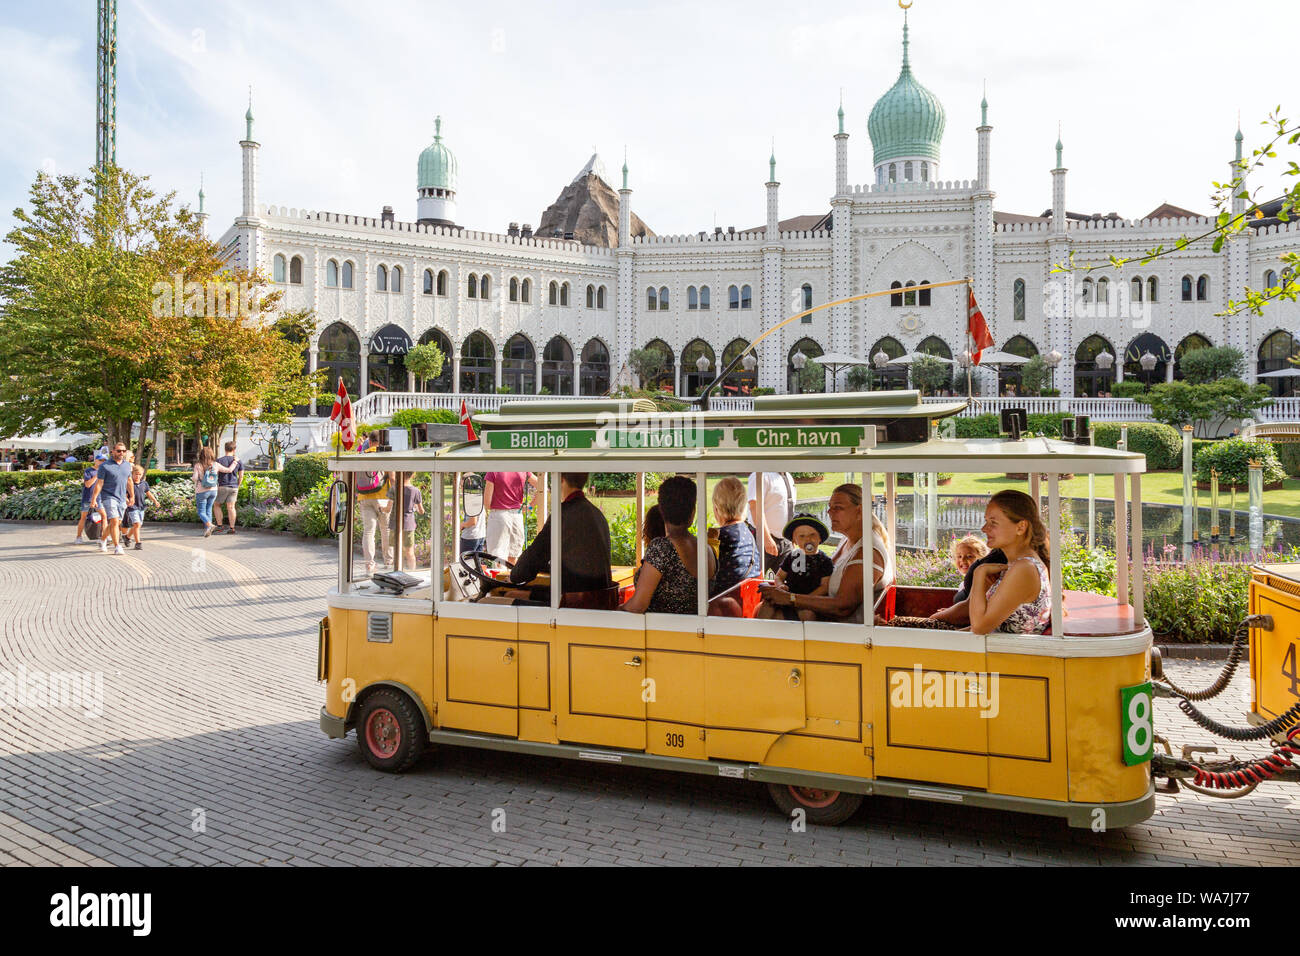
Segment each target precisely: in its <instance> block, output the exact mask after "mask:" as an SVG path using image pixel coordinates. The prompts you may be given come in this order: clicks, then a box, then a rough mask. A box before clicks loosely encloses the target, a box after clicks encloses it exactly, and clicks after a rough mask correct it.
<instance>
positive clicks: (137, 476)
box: [122, 465, 158, 551]
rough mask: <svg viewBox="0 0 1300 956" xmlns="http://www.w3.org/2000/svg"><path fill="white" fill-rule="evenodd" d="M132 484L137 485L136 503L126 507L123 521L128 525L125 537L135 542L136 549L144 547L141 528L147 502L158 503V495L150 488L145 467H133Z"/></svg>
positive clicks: (155, 504)
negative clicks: (145, 475)
mask: <svg viewBox="0 0 1300 956" xmlns="http://www.w3.org/2000/svg"><path fill="white" fill-rule="evenodd" d="M131 484H132V485H133V486H134V487H135V503H134V504H133V505H131V507H129V508H127V509H126V515H125V517H124V518H123V521H122V523H123V524H124V525H126V533H125V535H123V537H125V538H126V540H127V541H134V542H135V550H137V551H139V550H141V549H142V545H141V544H140V528H141V526H142V525H143V524H144V509H145V502H146V501H152V502H153V504H154V506H155V507H157V505H158V497H157V495H155V494H154V493H153V491H152V490H150V488H149V482H148V481H147V480H146V479H145V477H144V469H143V468H141V467H140V466H139V465H135V466H134V467H132V469H131Z"/></svg>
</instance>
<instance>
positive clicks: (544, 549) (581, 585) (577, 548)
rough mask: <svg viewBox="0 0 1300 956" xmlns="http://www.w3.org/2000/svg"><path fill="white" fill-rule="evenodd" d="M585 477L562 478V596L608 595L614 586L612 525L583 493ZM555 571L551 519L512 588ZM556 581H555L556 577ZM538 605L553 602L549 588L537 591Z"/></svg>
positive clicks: (514, 574)
mask: <svg viewBox="0 0 1300 956" xmlns="http://www.w3.org/2000/svg"><path fill="white" fill-rule="evenodd" d="M586 484H587V475H586V474H585V473H574V474H568V473H566V474H562V475H560V500H561V502H562V503H561V505H560V539H561V540H560V554H561V566H560V588H561V593H562V594H575V593H577V592H583V591H605V590H607V589H609V588H611V587H613V586H614V579H613V575H612V573H611V571H610V563H609V553H610V547H609V523H608V522H607V521H606V520H605V515H604V514H603V513H602V512H601V510H600V509H599V508H597V507H596V506H595V505H593V504H592V503H591V502H590V501H588V500H587V496H586V495H585V494H583V493H582V489H583V487H584V486H586ZM550 570H551V522H550V520H549V519H548V520H547V522H546V524H545V525H544V526H543V527H542V530H541V532H540V533H539V534H538V535H537V537H536V538H534V539H533V543H532V544H530V545H529V546H528V547H527V548H525V549H524V552H523V554H521V555H520V556H519V560H518V561H517V562H516V563H515V566H514V567H513V568H512V569H511V570H510V581H511V583H512V584H526V583H527V582H529V581H531V580H532V579H533V578H535V577H536V576H537V575H539V574H544V573H546V572H548V571H550ZM552 580H554V577H552ZM531 598H532V600H534V601H549V600H550V595H549V594H548V593H547V589H546V588H534V589H533V593H532V595H531Z"/></svg>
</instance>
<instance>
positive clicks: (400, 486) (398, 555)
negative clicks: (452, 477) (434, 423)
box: [384, 471, 432, 580]
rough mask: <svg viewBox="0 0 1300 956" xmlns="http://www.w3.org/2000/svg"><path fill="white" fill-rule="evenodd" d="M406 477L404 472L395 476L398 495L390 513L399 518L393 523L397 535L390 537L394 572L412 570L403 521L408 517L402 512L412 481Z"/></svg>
mask: <svg viewBox="0 0 1300 956" xmlns="http://www.w3.org/2000/svg"><path fill="white" fill-rule="evenodd" d="M406 476H407V473H406V472H404V471H399V472H398V473H397V474H396V475H395V476H394V477H395V478H396V479H397V481H396V482H395V483H394V487H393V491H394V493H395V494H396V495H397V500H396V501H394V502H393V507H392V509H391V510H390V511H389V512H388V513H389V514H390V515H396V517H397V520H396V521H394V522H393V524H395V525H396V526H397V527H396V528H394V529H393V530H394V531H395V532H396V533H395V534H391V535H389V540H390V541H392V542H393V570H394V571H409V570H410V568H408V567H406V530H405V528H404V525H405V524H406V521H405V520H403V519H404V518H405V517H406V515H405V513H404V512H403V511H402V501H403V499H404V498H405V496H406V483H407V481H409V480H410V479H408V478H407V477H406ZM384 557H385V558H387V557H388V555H384ZM430 580H432V579H430Z"/></svg>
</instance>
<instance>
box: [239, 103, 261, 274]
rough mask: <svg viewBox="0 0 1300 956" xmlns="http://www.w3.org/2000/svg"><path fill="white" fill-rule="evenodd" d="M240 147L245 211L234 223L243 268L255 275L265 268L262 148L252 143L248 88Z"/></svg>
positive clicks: (242, 211)
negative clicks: (260, 171) (261, 214)
mask: <svg viewBox="0 0 1300 956" xmlns="http://www.w3.org/2000/svg"><path fill="white" fill-rule="evenodd" d="M239 147H240V149H241V150H242V151H243V157H244V177H243V197H244V201H243V209H242V210H241V213H240V216H239V218H238V219H236V220H235V227H236V228H237V229H238V230H239V256H240V260H241V261H240V264H241V265H242V266H243V267H244V268H245V269H247V270H249V271H250V272H256V271H257V270H258V269H260V268H261V266H262V248H261V246H262V241H261V230H260V227H261V225H262V220H261V218H260V217H259V215H258V206H257V151H258V149H259V148H260V147H259V145H258V143H257V141H256V140H254V139H253V88H252V87H251V86H250V87H249V88H248V112H247V113H245V114H244V138H243V139H242V140H240V142H239Z"/></svg>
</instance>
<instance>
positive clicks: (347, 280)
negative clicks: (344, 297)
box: [343, 262, 353, 289]
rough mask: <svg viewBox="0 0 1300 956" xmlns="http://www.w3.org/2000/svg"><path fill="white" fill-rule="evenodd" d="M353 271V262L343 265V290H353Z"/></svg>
mask: <svg viewBox="0 0 1300 956" xmlns="http://www.w3.org/2000/svg"><path fill="white" fill-rule="evenodd" d="M352 271H353V266H352V263H351V262H345V263H343V288H345V289H351V288H352Z"/></svg>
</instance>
